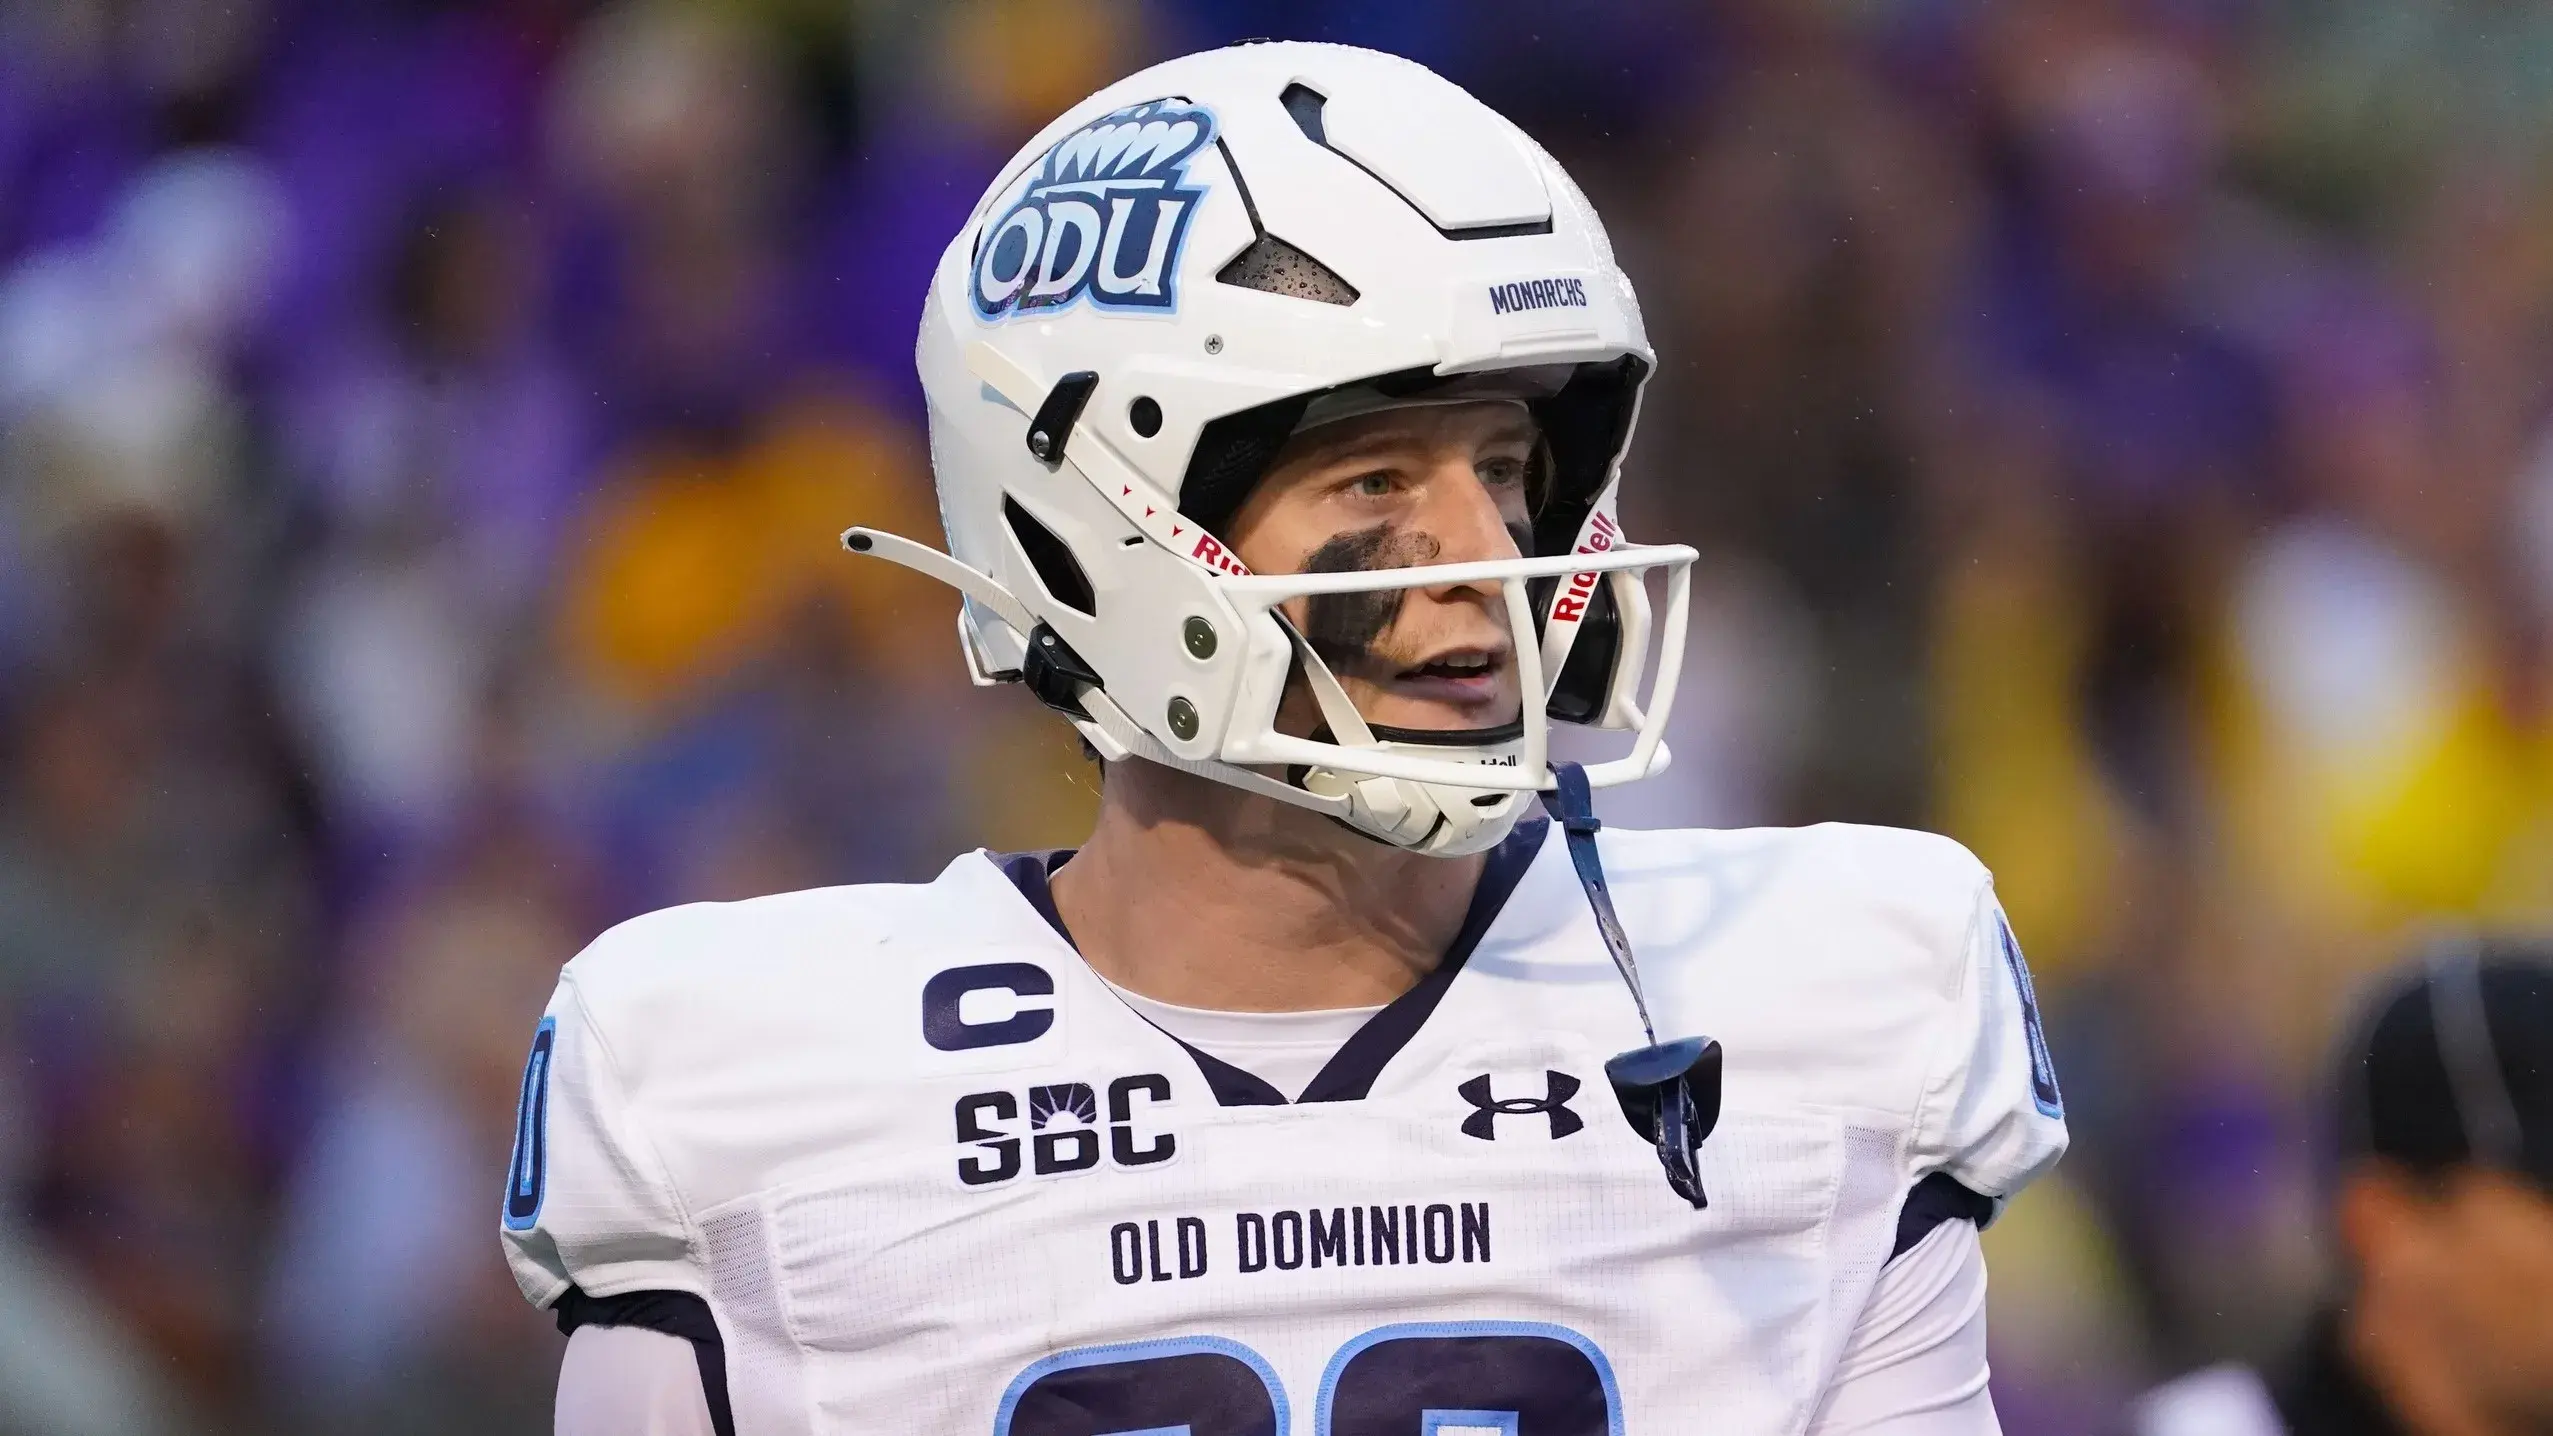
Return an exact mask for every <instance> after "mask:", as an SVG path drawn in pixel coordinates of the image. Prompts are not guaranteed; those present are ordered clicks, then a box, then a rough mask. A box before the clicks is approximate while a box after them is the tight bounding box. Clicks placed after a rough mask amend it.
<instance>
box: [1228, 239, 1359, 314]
mask: <svg viewBox="0 0 2553 1436" xmlns="http://www.w3.org/2000/svg"><path fill="white" fill-rule="evenodd" d="M1214 277H1215V278H1216V279H1218V280H1220V281H1222V282H1223V283H1225V284H1230V285H1234V286H1236V287H1238V288H1242V289H1256V290H1259V291H1262V292H1263V293H1267V294H1285V295H1291V296H1292V297H1294V298H1296V299H1309V300H1313V301H1315V302H1317V303H1321V304H1354V303H1355V302H1356V286H1355V285H1353V284H1350V283H1348V282H1347V281H1346V280H1345V279H1342V278H1340V277H1339V272H1338V271H1337V270H1335V269H1332V268H1330V267H1329V266H1328V265H1326V264H1323V263H1322V262H1321V261H1319V260H1317V259H1314V258H1313V257H1312V256H1310V255H1308V254H1305V253H1304V252H1303V251H1302V250H1299V249H1297V248H1295V247H1294V246H1293V245H1290V244H1288V243H1286V242H1285V241H1284V240H1281V239H1279V238H1277V237H1276V236H1275V235H1273V234H1263V235H1260V236H1259V239H1258V242H1257V243H1255V244H1253V245H1251V246H1250V247H1249V248H1248V249H1245V250H1243V251H1241V252H1240V253H1239V254H1236V255H1234V256H1233V257H1232V262H1231V263H1230V264H1227V265H1225V266H1224V267H1223V268H1221V269H1219V270H1217V271H1215V276H1214Z"/></svg>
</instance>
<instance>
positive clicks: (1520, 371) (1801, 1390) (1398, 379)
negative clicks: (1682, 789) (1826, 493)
mask: <svg viewBox="0 0 2553 1436" xmlns="http://www.w3.org/2000/svg"><path fill="white" fill-rule="evenodd" d="M1653 363H1654V361H1653V358H1652V355H1651V352H1650V348H1649V344H1648V341H1647V339H1646V338H1645V337H1644V335H1643V332H1642V328H1641V321H1640V313H1639V309H1638V307H1637V305H1636V303H1635V302H1634V299H1633V295H1632V290H1631V284H1630V281H1629V280H1628V278H1627V277H1626V276H1625V275H1624V274H1623V272H1622V270H1621V268H1620V267H1619V265H1618V264H1617V263H1616V261H1615V258H1614V255H1613V251H1612V249H1611V246H1610V245H1609V243H1608V242H1607V240H1606V237H1605V233H1604V230H1603V228H1602V227H1601V226H1600V225H1599V223H1598V222H1597V219H1596V216H1595V214H1594V212H1593V211H1592V210H1591V209H1590V208H1589V207H1588V205H1587V202H1586V199H1585V198H1584V196H1582V195H1581V194H1580V193H1579V191H1578V189H1577V187H1576V186H1575V185H1573V184H1572V183H1571V182H1570V180H1569V177H1568V176H1567V175H1566V174H1564V173H1563V172H1562V171H1561V169H1560V167H1559V166H1558V165H1557V164H1556V163H1554V162H1553V161H1552V159H1551V158H1550V156H1549V155H1547V154H1545V153H1544V152H1543V151H1542V149H1541V148H1540V147H1538V146H1537V145H1536V144H1535V143H1534V142H1533V141H1532V140H1531V139H1529V138H1527V137H1526V136H1525V135H1524V134H1523V133H1522V132H1521V131H1519V130H1518V129H1517V128H1516V127H1515V126H1513V125H1511V124H1509V123H1508V122H1507V121H1505V120H1504V119H1502V118H1500V117H1499V116H1498V115H1496V114H1494V113H1492V112H1491V111H1489V110H1488V109H1486V108H1485V107H1483V106H1482V105H1481V104H1480V103H1479V102H1477V101H1476V100H1474V99H1473V98H1472V97H1471V96H1469V95H1468V94H1466V93H1464V92H1463V91H1462V90H1460V89H1458V88H1456V87H1455V86H1453V85H1451V84H1449V83H1447V82H1446V81H1445V80H1443V79H1441V78H1439V77H1438V76H1436V75H1434V74H1432V73H1430V72H1429V71H1427V70H1425V69H1423V68H1421V67H1419V66H1417V65H1413V64H1410V63H1408V62H1405V61H1402V60H1398V59H1394V58H1392V57H1389V56H1385V55H1379V54H1374V53H1370V52H1367V51H1361V50H1355V49H1348V48H1343V47H1337V46H1329V45H1303V44H1255V45H1245V46H1238V47H1234V48H1230V49H1225V50H1219V51H1214V52H1212V53H1207V54H1199V55H1192V56H1189V57H1186V58H1184V59H1179V60H1174V61H1171V62H1169V63H1166V64H1163V65H1160V66H1157V67H1155V68H1153V69H1150V70H1146V71H1144V72H1142V73H1141V74H1138V75H1135V76H1133V77H1132V78H1130V79H1127V80H1125V81H1123V82H1121V83H1119V84H1116V85H1112V86H1110V87H1109V88H1108V89H1106V90H1103V91H1101V92H1100V93H1099V94H1097V95H1094V96H1092V97H1091V98H1090V99H1088V100H1087V101H1084V102H1083V103H1082V104H1080V105H1078V106H1075V107H1074V108H1073V109H1072V110H1071V111H1070V112H1068V113H1067V114H1065V115H1064V116H1063V117H1062V118H1060V119H1058V120H1056V121H1055V122H1054V123H1053V124H1052V125H1050V126H1048V127H1047V129H1046V130H1045V131H1044V132H1043V133H1041V134H1040V135H1038V136H1037V137H1036V138H1035V139H1034V140H1033V141H1031V142H1030V143H1029V145H1028V146H1027V148H1025V149H1024V150H1022V151H1021V153H1020V155H1019V156H1018V158H1017V159H1016V160H1015V161H1014V162H1013V163H1012V164H1011V165H1010V166H1008V167H1007V168H1006V169H1005V170H1004V171H1003V173H1002V174H1001V175H999V176H998V177H997V178H996V179H995V181H994V183H993V185H992V188H991V189H990V190H989V191H987V193H986V194H985V196H984V199H983V201H982V202H981V203H980V204H979V205H978V206H977V207H976V210H975V212H974V214H973V216H972V217H971V218H970V220H969V221H968V223H967V225H966V227H965V229H964V230H963V231H962V232H961V233H959V234H958V235H957V236H956V238H955V239H954V240H953V241H952V242H951V243H950V245H949V248H948V250H947V253H946V255H945V256H944V258H943V259H942V261H941V263H940V265H939V268H938V271H937V273H936V274H935V276H934V277H933V280H932V283H931V289H930V293H929V295H928V296H927V299H926V301H925V304H924V309H923V318H922V332H921V339H920V345H919V365H920V368H921V374H922V379H923V383H924V387H925V390H926V393H927V395H928V400H929V406H930V422H931V440H932V458H933V466H934V469H935V472H936V475H937V482H938V486H939V495H940V508H941V515H942V519H943V521H944V525H945V528H946V530H947V533H948V536H949V540H950V548H951V550H952V552H951V553H949V554H943V553H941V552H939V551H937V550H935V549H930V548H926V547H923V546H921V545H918V544H915V543H911V542H909V541H906V540H903V539H900V538H897V537H895V536H893V535H889V534H883V533H877V532H872V531H870V530H867V529H853V530H851V531H850V532H849V533H848V534H846V535H845V536H844V541H845V543H846V544H847V546H848V547H849V548H850V549H851V550H852V551H853V553H854V554H855V555H859V556H861V557H859V558H857V559H856V560H851V561H862V562H873V561H881V560H883V561H893V562H898V563H903V564H906V565H909V566H911V567H913V568H916V569H919V570H921V571H922V572H924V573H927V574H931V575H933V576H935V577H937V578H940V579H942V580H944V581H946V582H948V583H949V584H951V585H953V586H954V587H956V588H957V589H959V590H960V591H961V592H962V593H963V594H964V596H965V599H964V604H963V608H962V612H961V614H960V617H959V622H958V639H959V648H960V650H961V652H962V654H963V656H964V660H965V662H966V663H967V664H968V666H969V668H970V671H971V672H972V673H973V674H974V675H975V677H976V678H977V679H978V681H980V682H984V683H999V682H1008V681H1016V682H1018V683H1020V684H1022V685H1024V686H1025V687H1026V688H1027V689H1028V690H1029V691H1030V692H1031V693H1032V694H1034V695H1035V696H1036V697H1037V698H1038V699H1039V700H1040V701H1042V702H1043V703H1044V704H1045V705H1046V706H1048V707H1049V708H1051V709H1053V710H1054V711H1055V712H1056V713H1058V714H1059V715H1061V716H1062V717H1063V718H1064V719H1065V720H1066V721H1069V722H1070V723H1071V724H1072V725H1073V726H1074V727H1075V728H1076V729H1078V730H1079V732H1080V733H1081V735H1082V737H1083V738H1084V740H1085V741H1086V742H1087V743H1088V744H1089V746H1090V747H1091V748H1092V749H1093V750H1094V751H1095V752H1096V753H1097V754H1098V755H1099V758H1100V760H1101V762H1102V765H1103V772H1104V776H1103V779H1102V787H1101V803H1100V815H1099V818H1098V820H1097V824H1096V827H1095V828H1094V830H1093V831H1092V833H1091V835H1090V838H1089V840H1088V841H1087V842H1086V843H1084V844H1083V845H1082V846H1081V847H1080V848H1079V849H1078V850H1074V851H1065V852H1051V853H1028V854H1010V855H1002V854H993V853H985V852H972V853H968V854H965V855H964V856H961V857H959V858H957V859H956V860H955V861H954V862H952V863H950V864H949V866H948V868H947V869H946V870H945V871H944V872H942V873H941V874H940V876H939V877H938V878H936V879H935V880H933V881H931V882H929V883H926V884H922V885H918V886H857V887H838V888H828V889H821V890H817V891H813V892H802V893H794V894H787V895H782V896H774V897H766V898H760V899H756V900H754V901H750V902H743V903H732V904H703V905H698V906H691V907H683V908H675V909H672V910H669V911H665V912H659V913H655V914H652V915H649V916H646V917H642V918H639V919H637V920H635V921H632V922H630V923H627V924H624V925H622V926H620V927H618V928H615V929H613V930H612V931H610V932H608V933H606V934H604V935H603V936H602V937H601V938H600V939H598V940H597V941H596V942H595V943H594V944H593V945H592V946H591V947H590V948H588V949H587V950H586V951H585V952H584V953H582V954H580V955H579V956H578V957H577V958H576V959H575V960H574V961H573V962H571V963H569V964H568V966H567V968H566V970H565V972H564V973H563V974H562V976H561V979H560V982H559V986H558V992H557V996H556V998H555V999H554V1000H553V1001H552V1003H551V1005H550V1008H549V1011H548V1014H547V1015H546V1016H545V1017H544V1018H543V1019H542V1021H541V1023H540V1026H539V1030H538V1035H537V1036H536V1038H535V1040H534V1045H533V1052H532V1058H531V1062H530V1064H529V1066H528V1068H527V1070H526V1073H525V1077H524V1083H523V1106H522V1112H521V1115H520V1119H519V1123H518V1127H517V1151H516V1155H515V1160H514V1164H513V1170H512V1172H511V1173H510V1175H509V1177H508V1187H507V1192H506V1203H505V1213H504V1241H505V1247H506V1251H507V1254H508V1257H509V1258H510V1260H511V1261H512V1263H513V1268H514V1271H515V1273H516V1275H517V1277H518V1278H519V1279H520V1281H521V1283H522V1287H523V1291H524V1294H525V1295H526V1296H527V1297H529V1298H530V1299H531V1300H532V1301H533V1302H535V1303H536V1304H539V1305H541V1306H544V1307H548V1308H550V1309H552V1310H554V1311H555V1312H556V1313H557V1316H558V1322H559V1325H560V1326H561V1328H562V1329H565V1330H567V1331H568V1332H570V1333H571V1336H570V1339H569V1342H568V1346H567V1356H566V1360H565V1365H564V1368H563V1370H562V1372H561V1376H560V1388H559V1398H558V1413H559V1429H560V1430H561V1431H563V1432H573V1433H602V1432H612V1433H627V1432H636V1431H656V1432H684V1433H697V1432H718V1433H729V1432H737V1433H746V1436H777V1433H784V1432H785V1433H844V1432H872V1431H894V1432H898V1433H908V1436H1102V1433H1115V1436H1129V1433H1144V1436H1161V1433H1170V1432H1181V1433H1190V1436H1314V1433H1321V1436H1328V1433H1337V1436H1351V1433H1354V1436H1384V1433H1392V1436H1423V1433H1438V1436H1485V1433H1505V1436H1620V1433H1623V1432H1626V1431H1629V1432H1640V1433H1653V1436H1654V1433H1664V1432H1675V1431H1697V1430H1699V1431H1714V1432H1724V1433H1771V1432H1803V1431H1815V1432H1821V1433H1841V1432H1859V1431H1881V1430H1885V1431H1889V1432H1893V1433H1901V1436H1922V1434H1923V1433H1936V1434H1937V1436H1954V1434H1955V1436H1973V1434H1974V1433H1981V1432H1991V1431H1993V1430H1995V1417H1994V1412H1993V1408H1992V1405H1991V1402H1990V1400H1989V1398H1988V1396H1987V1393H1986V1360H1985V1332H1984V1324H1983V1321H1984V1319H1983V1316H1982V1301H1983V1296H1984V1285H1985V1278H1984V1272H1983V1268H1982V1264H1981V1259H1980V1257H1979V1255H1978V1242H1977V1229H1978V1227H1979V1226H1980V1225H1982V1224H1983V1223H1984V1222H1985V1221H1987V1220H1988V1219H1990V1218H1991V1216H1992V1215H1993V1214H1994V1212H1995V1211H1996V1210H1997V1206H1998V1203H1999V1202H2001V1201H2002V1200H2003V1199H2004V1198H2006V1197H2008V1196H2010V1195H2011V1194H2012V1193H2013V1192H2015V1191H2017V1190H2019V1189H2020V1187H2021V1186H2022V1185H2023V1184H2025V1183H2027V1182H2028V1181H2029V1180H2030V1179H2031V1178H2033V1177H2034V1176H2036V1175H2038V1174H2039V1173H2040V1172H2042V1171H2044V1170H2046V1168H2047V1167H2048V1166H2049V1165H2050V1164H2051V1163H2052V1162H2054V1161H2055V1160H2056V1158H2057V1155H2058V1153H2059V1152H2060V1151H2061V1150H2062V1148H2063V1147H2064V1144H2065V1127H2064V1122H2063V1113H2062V1106H2061V1102H2060V1098H2059V1095H2058V1091H2057V1086H2056V1080H2055V1076H2054V1073H2053V1071H2052V1070H2051V1068H2050V1066H2049V1063H2048V1059H2047V1054H2046V1049H2045V1044H2044V1042H2043V1041H2042V1040H2041V1039H2040V1035H2039V1031H2038V1026H2037V1017H2036V1013H2035V1009H2034V1006H2033V1001H2032V997H2031V992H2030V985H2029V979H2028V976H2027V973H2026V970H2025V969H2024V967H2023V965H2022V960H2021V954H2020V951H2019V949H2018V948H2017V947H2016V946H2015V945H2014V942H2013V939H2012V935H2011V933H2010V932H2009V930H2008V929H2007V928H2006V927H2005V924H2004V921H2003V917H2002V915H2001V912H2000V910H1999V909H1998V907H1997V906H1996V903H1995V899H1994V896H1993V892H1992V888H1991V885H1990V883H1989V881H1988V878H1987V874H1986V872H1985V870H1984V869H1983V868H1981V867H1980V866H1979V865H1978V864H1977V862H1976V861H1975V860H1974V859H1973V858H1971V857H1970V856H1969V855H1968V854H1967V853H1966V852H1965V851H1964V850H1962V849H1961V848H1960V847H1959V846H1958V845H1956V844H1954V843H1952V842H1949V841H1947V840H1945V839H1941V838H1937V837H1931V836H1927V835H1923V834H1918V833H1908V832H1897V831H1890V830H1883V829H1875V828H1860V827H1847V826H1835V825H1830V826H1823V827H1817V828H1810V829H1804V830H1797V831H1755V832H1710V831H1681V832H1649V833H1640V832H1619V831H1608V832H1600V831H1599V824H1598V822H1597V820H1596V818H1595V816H1594V814H1593V812H1592V811H1591V808H1590V801H1589V791H1590V789H1592V788H1597V787H1603V786H1606V785H1608V784H1612V783H1618V782H1624V781H1629V780H1632V779H1636V778H1640V777H1643V776H1646V775H1648V774H1650V773H1654V772H1656V771H1657V770H1659V769H1660V768H1662V767H1664V766H1665V764H1666V761H1667V751H1666V748H1665V746H1664V744H1663V743H1662V742H1661V741H1660V735H1661V733H1662V731H1663V729H1664V727H1665V724H1666V721H1667V716H1668V710H1669V703H1670V700H1671V699H1672V697H1673V692H1674V685H1675V676H1676V667H1677V663H1678V659H1679V657H1680V655H1681V654H1682V652H1683V644H1684V625H1685V603H1686V597H1685V575H1686V570H1687V568H1688V566H1689V565H1690V564H1691V563H1692V561H1693V558H1694V554H1693V551H1692V550H1691V549H1689V548H1681V547H1652V546H1645V545H1638V544H1633V543H1631V542H1629V541H1628V540H1627V539H1625V538H1624V536H1623V534H1622V530H1621V527H1620V525H1619V522H1618V520H1617V518H1616V510H1615V488H1616V483H1617V478H1618V473H1619V469H1620V464H1621V459H1622V455H1623V451H1624V449H1625V447H1626V446H1627V445H1628V443H1629V441H1630V438H1631V432H1632V424H1633V418H1634V415H1635V413H1636V410H1637V406H1638V402H1639V397H1640V393H1641V389H1642V385H1643V383H1644V381H1645V380H1646V379H1647V377H1648V375H1649V373H1650V372H1651V369H1652V367H1653ZM1653 588H1654V592H1653ZM1652 675H1654V676H1652ZM1554 723H1570V724H1576V725H1580V726H1583V727H1586V728H1590V729H1594V730H1599V731H1601V732H1610V733H1612V734H1613V735H1615V736H1614V738H1613V740H1612V741H1614V742H1615V743H1616V744H1618V745H1619V746H1620V747H1621V749H1622V751H1620V752H1619V753H1618V754H1617V755H1616V756H1614V757H1612V758H1610V759H1608V760H1607V761H1604V762H1601V763H1597V764H1594V765H1592V766H1589V767H1585V768H1581V767H1579V766H1577V765H1575V764H1571V763H1566V762H1558V761H1554V755H1553V753H1552V751H1551V749H1550V747H1549V744H1548V738H1549V735H1550V731H1551V728H1552V725H1553V724H1554Z"/></svg>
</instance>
